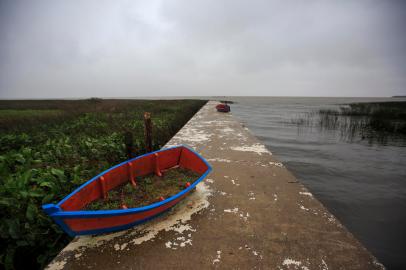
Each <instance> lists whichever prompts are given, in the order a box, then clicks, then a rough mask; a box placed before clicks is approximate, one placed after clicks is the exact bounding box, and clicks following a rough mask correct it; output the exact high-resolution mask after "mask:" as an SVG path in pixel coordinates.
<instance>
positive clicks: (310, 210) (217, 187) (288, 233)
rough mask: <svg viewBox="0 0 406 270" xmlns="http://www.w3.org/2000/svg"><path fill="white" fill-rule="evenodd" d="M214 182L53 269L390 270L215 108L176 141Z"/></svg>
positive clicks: (87, 243) (81, 246)
mask: <svg viewBox="0 0 406 270" xmlns="http://www.w3.org/2000/svg"><path fill="white" fill-rule="evenodd" d="M175 144H186V145H189V146H191V147H193V148H195V149H197V150H198V151H199V152H200V153H201V154H202V155H203V156H204V157H205V158H206V159H207V160H208V161H209V162H210V163H211V164H212V165H213V172H212V173H211V174H210V175H209V176H208V179H207V180H205V182H204V183H201V184H199V185H198V188H197V190H196V191H195V192H194V193H193V194H192V195H191V196H189V197H188V198H187V199H185V200H184V201H183V202H182V203H181V204H180V205H179V206H177V207H176V208H174V209H173V210H172V211H171V212H170V213H168V214H166V215H165V216H162V217H160V218H159V219H156V220H154V221H152V222H150V223H148V224H146V225H144V226H142V227H137V228H133V229H130V230H127V231H124V232H119V233H115V234H108V235H104V236H98V237H80V238H77V239H75V240H74V241H72V243H71V244H70V245H68V246H67V247H66V248H65V249H64V250H63V251H62V252H61V254H60V255H59V256H58V257H57V258H56V259H55V260H54V261H53V262H52V263H51V264H50V265H49V269H63V268H65V269H174V268H180V269H210V268H222V269H303V270H305V269H380V268H382V265H381V264H380V263H379V262H378V261H377V260H376V259H375V258H374V257H373V256H372V255H371V254H370V253H369V252H368V251H367V250H366V249H365V248H364V247H363V246H362V245H361V244H360V243H359V242H358V241H357V240H356V239H355V238H354V237H353V236H352V235H351V233H349V232H348V231H347V230H346V229H345V228H344V227H343V226H342V225H341V224H340V223H339V221H338V220H337V219H335V218H334V216H332V215H331V214H330V213H329V212H328V211H327V210H326V209H325V208H324V207H323V206H322V205H321V203H320V202H318V201H317V199H315V198H314V197H313V196H312V194H311V193H309V191H308V190H306V188H304V187H303V185H302V184H300V183H299V182H298V181H297V180H296V179H295V177H294V176H293V175H292V174H291V173H290V172H289V171H288V170H287V169H286V168H285V167H284V166H283V165H282V164H281V163H279V162H278V161H277V160H276V159H275V158H274V157H273V156H272V154H271V153H270V152H269V151H268V150H267V149H266V148H265V146H264V145H263V144H261V143H260V142H259V141H258V140H257V139H256V138H255V137H254V136H253V135H252V134H250V132H249V131H248V130H247V129H246V128H244V127H243V126H242V125H241V124H240V123H239V122H238V121H236V120H235V119H234V118H233V116H232V115H231V114H222V113H218V112H216V111H215V110H214V103H213V102H209V103H208V104H207V105H206V106H205V107H203V108H202V110H200V112H199V113H197V114H196V115H195V116H194V117H193V118H192V119H191V120H190V121H189V123H188V124H187V125H186V126H185V127H184V128H183V129H182V130H181V131H180V132H179V133H178V134H177V135H176V136H175V137H174V138H173V139H172V140H171V141H170V143H169V145H175Z"/></svg>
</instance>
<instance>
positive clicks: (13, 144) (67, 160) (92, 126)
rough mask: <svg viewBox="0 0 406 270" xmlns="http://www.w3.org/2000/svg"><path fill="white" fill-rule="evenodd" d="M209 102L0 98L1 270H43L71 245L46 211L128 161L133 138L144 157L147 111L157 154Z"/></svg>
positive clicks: (134, 148)
mask: <svg viewBox="0 0 406 270" xmlns="http://www.w3.org/2000/svg"><path fill="white" fill-rule="evenodd" d="M205 102H206V101H201V100H112V99H111V100H104V99H103V100H102V99H97V98H93V99H88V100H23V101H21V100H17V101H14V100H7V101H4V100H0V214H1V223H0V239H1V242H2V244H1V246H0V268H5V269H7V270H8V269H42V268H43V267H44V266H45V265H46V264H47V263H48V262H49V261H50V260H51V259H52V258H53V257H54V256H55V255H56V254H57V253H58V252H59V251H60V250H61V249H62V248H63V247H64V246H65V245H66V244H67V243H68V242H69V241H70V238H69V237H68V236H67V235H66V234H64V233H63V232H62V231H61V230H60V229H59V227H58V226H57V225H56V224H55V223H54V222H53V221H52V220H51V219H50V218H48V217H47V216H46V215H45V214H44V213H43V211H42V210H41V205H42V204H45V203H56V202H58V201H59V200H61V199H62V198H63V197H65V196H66V195H67V194H69V193H70V192H71V191H72V190H73V189H74V188H76V187H78V186H79V185H80V184H82V183H84V182H85V181H87V180H88V179H90V178H91V177H93V176H95V175H97V174H98V173H100V172H101V171H103V170H105V169H107V168H109V167H111V166H113V165H116V164H118V163H120V162H122V161H124V160H126V159H128V156H127V154H126V147H125V140H126V139H128V138H131V139H132V141H133V143H132V145H130V150H131V152H132V154H133V156H137V155H141V154H144V153H145V150H144V149H145V143H144V139H143V137H144V128H143V114H144V112H146V111H148V112H150V113H151V115H152V123H153V142H152V144H153V149H154V150H157V149H160V148H161V147H162V146H163V145H165V143H166V142H167V141H168V140H169V139H170V138H171V137H172V136H173V135H174V134H175V133H176V132H177V131H178V130H179V129H180V128H181V127H182V126H183V125H184V124H185V123H186V122H187V121H188V120H189V119H190V118H191V117H192V116H193V115H194V114H195V113H196V112H197V111H198V110H199V109H200V108H201V106H203V105H204V104H205ZM1 112H3V117H1ZM4 115H6V117H4ZM44 236H46V237H44Z"/></svg>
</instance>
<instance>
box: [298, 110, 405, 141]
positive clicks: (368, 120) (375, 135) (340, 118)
mask: <svg viewBox="0 0 406 270" xmlns="http://www.w3.org/2000/svg"><path fill="white" fill-rule="evenodd" d="M291 123H292V124H295V125H297V126H298V127H300V126H306V127H311V128H319V129H325V130H339V131H340V134H341V137H343V138H345V139H346V140H353V139H354V138H361V139H362V140H368V141H369V142H370V143H373V142H374V141H379V142H381V143H385V141H387V139H388V137H391V138H392V139H400V140H405V139H406V102H376V103H352V104H348V105H343V106H340V107H339V108H338V109H320V110H318V111H313V112H309V113H306V114H305V115H301V116H300V117H297V118H296V119H292V121H291Z"/></svg>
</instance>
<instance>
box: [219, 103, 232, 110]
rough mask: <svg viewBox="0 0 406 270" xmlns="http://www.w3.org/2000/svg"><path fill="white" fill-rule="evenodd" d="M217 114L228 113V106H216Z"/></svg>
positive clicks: (222, 104) (221, 104)
mask: <svg viewBox="0 0 406 270" xmlns="http://www.w3.org/2000/svg"><path fill="white" fill-rule="evenodd" d="M216 109H217V111H218V112H229V111H230V106H229V105H227V104H224V103H220V104H218V105H217V106H216Z"/></svg>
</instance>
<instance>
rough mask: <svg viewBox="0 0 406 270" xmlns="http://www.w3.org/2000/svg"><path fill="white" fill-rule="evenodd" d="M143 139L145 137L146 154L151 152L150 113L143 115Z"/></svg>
mask: <svg viewBox="0 0 406 270" xmlns="http://www.w3.org/2000/svg"><path fill="white" fill-rule="evenodd" d="M144 137H145V151H146V152H147V153H149V152H151V151H152V122H151V113H149V112H145V113H144Z"/></svg>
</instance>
